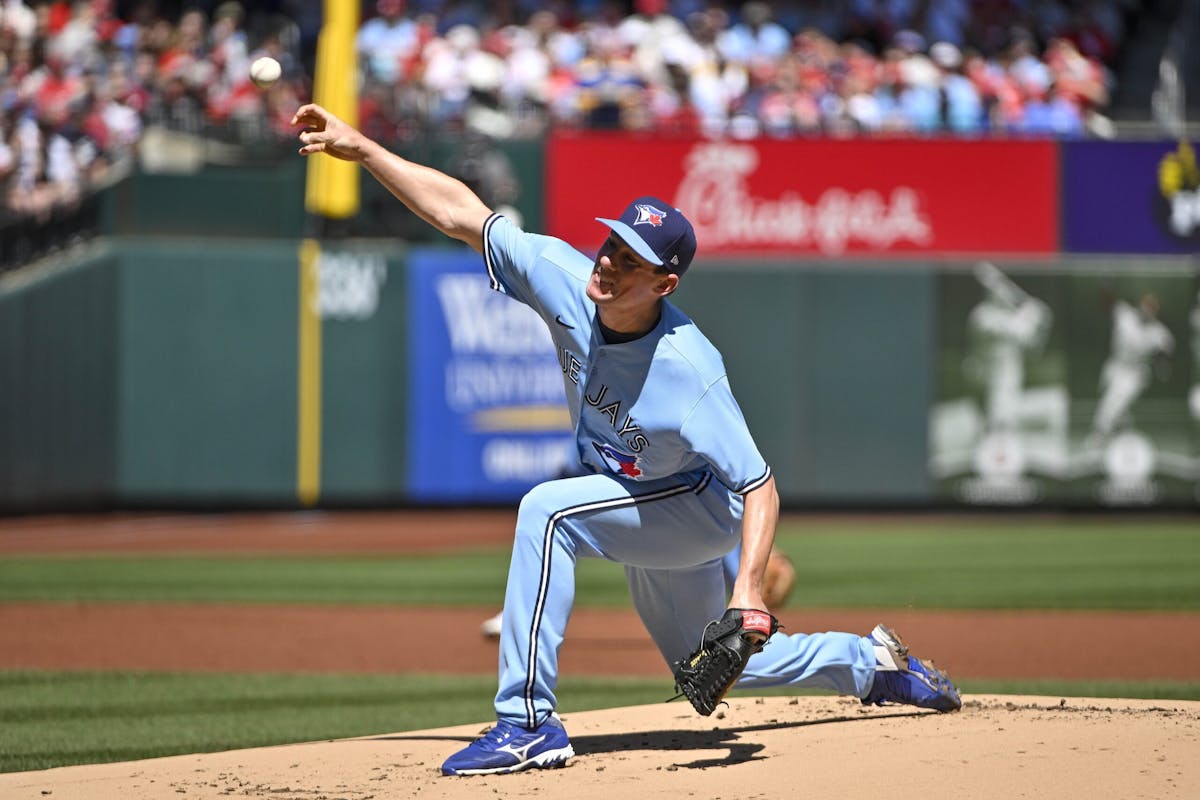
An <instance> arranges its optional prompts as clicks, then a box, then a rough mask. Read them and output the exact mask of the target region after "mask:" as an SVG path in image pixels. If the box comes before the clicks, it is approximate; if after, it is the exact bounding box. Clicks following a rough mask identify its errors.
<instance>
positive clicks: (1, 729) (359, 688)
mask: <svg viewBox="0 0 1200 800" xmlns="http://www.w3.org/2000/svg"><path fill="white" fill-rule="evenodd" d="M960 684H961V686H962V688H963V690H964V693H965V695H966V696H967V699H968V700H969V695H970V694H971V693H972V692H974V693H989V694H990V693H1006V694H1036V695H1047V696H1059V697H1068V696H1069V697H1075V696H1085V697H1146V698H1160V699H1179V700H1200V683H1196V684H1188V683H1171V682H1161V681H1157V682H1147V683H1140V682H1114V681H1107V682H1097V681H1086V682H1074V683H1072V682H1063V681H972V680H969V679H968V680H964V681H961V682H960ZM494 691H495V679H494V678H490V677H478V676H445V675H396V676H381V675H340V674H337V675H328V674H322V675H297V674H265V675H264V674H180V673H156V672H28V671H10V672H0V721H2V723H3V724H0V771H2V772H13V771H21V770H31V769H45V768H48V767H54V766H64V765H69V764H85V763H98V762H105V761H127V760H132V759H139V758H150V757H157V756H166V755H177V754H184V753H200V752H213V751H218V750H229V749H236V748H243V747H257V746H265V745H273V744H285V743H289V742H303V741H317V740H322V739H333V738H342V737H349V736H369V735H375V734H384V733H394V732H399V731H406V730H419V729H425V728H436V727H442V726H446V725H457V724H463V723H472V722H484V721H487V720H489V719H491V718H492V709H491V698H492V694H493V693H494ZM558 694H559V699H560V709H561V711H562V712H563V713H564V714H570V713H572V712H576V711H584V710H590V709H596V708H613V707H620V706H629V705H642V704H648V703H650V704H652V703H659V702H663V701H664V700H665V699H666V698H667V697H669V696H670V694H671V687H670V685H669V679H668V678H667V677H666V676H664V677H663V678H662V679H645V678H580V677H566V678H564V679H563V680H562V682H561V683H560V685H559V691H558ZM754 694H796V692H789V691H786V690H773V691H771V692H760V691H756V692H754ZM808 694H821V693H819V692H808ZM431 697H436V698H437V702H436V703H433V702H429V698H431Z"/></svg>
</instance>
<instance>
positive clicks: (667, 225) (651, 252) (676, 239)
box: [596, 197, 696, 275]
mask: <svg viewBox="0 0 1200 800" xmlns="http://www.w3.org/2000/svg"><path fill="white" fill-rule="evenodd" d="M596 221H597V222H603V223H604V224H605V225H607V226H608V227H609V228H611V229H612V231H613V233H615V234H617V236H620V237H621V239H622V240H623V241H624V242H625V244H627V245H629V246H630V247H632V248H633V250H634V252H635V253H637V254H638V255H639V256H641V257H642V258H644V259H646V260H647V261H649V262H650V263H651V264H654V265H655V266H658V267H666V268H667V270H668V271H670V272H674V273H675V274H677V275H682V274H683V273H685V272H687V268H688V267H689V266H690V265H691V263H692V258H693V257H694V256H695V255H696V232H695V231H694V230H692V223H690V222H688V219H687V217H685V216H684V215H683V212H682V211H680V210H679V209H677V208H675V207H674V206H672V205H671V204H670V203H665V202H663V201H662V200H660V199H658V198H657V197H639V198H638V199H636V200H634V201H633V202H632V203H630V204H629V205H628V206H627V207H626V208H625V213H623V214H621V217H620V219H604V218H603V217H596Z"/></svg>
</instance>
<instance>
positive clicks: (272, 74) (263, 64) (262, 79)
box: [250, 56, 283, 89]
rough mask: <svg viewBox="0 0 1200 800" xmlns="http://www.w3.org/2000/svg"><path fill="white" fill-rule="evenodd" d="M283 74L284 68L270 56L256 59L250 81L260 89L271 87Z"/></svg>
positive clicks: (251, 70)
mask: <svg viewBox="0 0 1200 800" xmlns="http://www.w3.org/2000/svg"><path fill="white" fill-rule="evenodd" d="M282 74H283V67H281V66H279V62H278V61H276V60H275V59H273V58H271V57H270V56H263V57H262V58H256V59H255V60H254V63H253V64H251V65H250V80H252V81H254V85H255V86H257V87H258V88H260V89H266V88H268V87H270V86H271V85H272V84H274V83H275V81H277V80H279V76H280V75H282Z"/></svg>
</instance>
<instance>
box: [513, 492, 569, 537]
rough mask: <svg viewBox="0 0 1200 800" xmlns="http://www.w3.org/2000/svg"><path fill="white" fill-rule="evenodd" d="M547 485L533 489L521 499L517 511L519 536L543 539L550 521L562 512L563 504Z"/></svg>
mask: <svg viewBox="0 0 1200 800" xmlns="http://www.w3.org/2000/svg"><path fill="white" fill-rule="evenodd" d="M555 494H556V493H555V492H553V491H552V490H550V489H549V488H547V485H546V484H544V483H543V484H540V485H538V486H535V487H533V488H532V489H530V490H529V492H527V493H526V495H525V496H524V497H522V498H521V505H520V506H519V507H518V509H517V536H518V537H520V536H533V537H536V538H538V539H542V538H544V537H545V535H546V528H547V526H548V525H549V524H550V520H551V518H552V517H554V516H555V515H556V514H558V512H559V511H560V510H561V507H562V503H561V502H559V499H558V498H556V497H555Z"/></svg>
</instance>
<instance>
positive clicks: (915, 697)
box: [862, 625, 962, 711]
mask: <svg viewBox="0 0 1200 800" xmlns="http://www.w3.org/2000/svg"><path fill="white" fill-rule="evenodd" d="M870 638H871V641H872V642H874V643H875V658H876V660H877V661H878V662H879V664H878V666H877V667H876V669H875V684H874V685H873V686H872V687H871V691H870V692H869V693H868V694H867V696H866V697H864V698H863V699H862V702H863V705H872V704H874V705H877V706H881V705H883V704H884V703H904V704H905V705H910V706H918V707H920V708H932V709H934V710H936V711H958V710H959V709H960V708H962V699H961V698H959V696H958V689H956V688H955V686H954V684H953V683H951V682H950V676H949V675H947V674H946V673H945V672H943V671H942V670H940V669H938V668H937V667H935V666H934V665H933V662H932V661H922V660H920V659H918V658H915V657H913V656H910V655H909V654H908V648H907V647H905V646H904V642H902V641H901V640H900V637H899V636H897V635H896V632H895V631H893V630H892V629H891V628H889V627H887V626H886V625H876V626H875V630H873V631H871V636H870Z"/></svg>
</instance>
